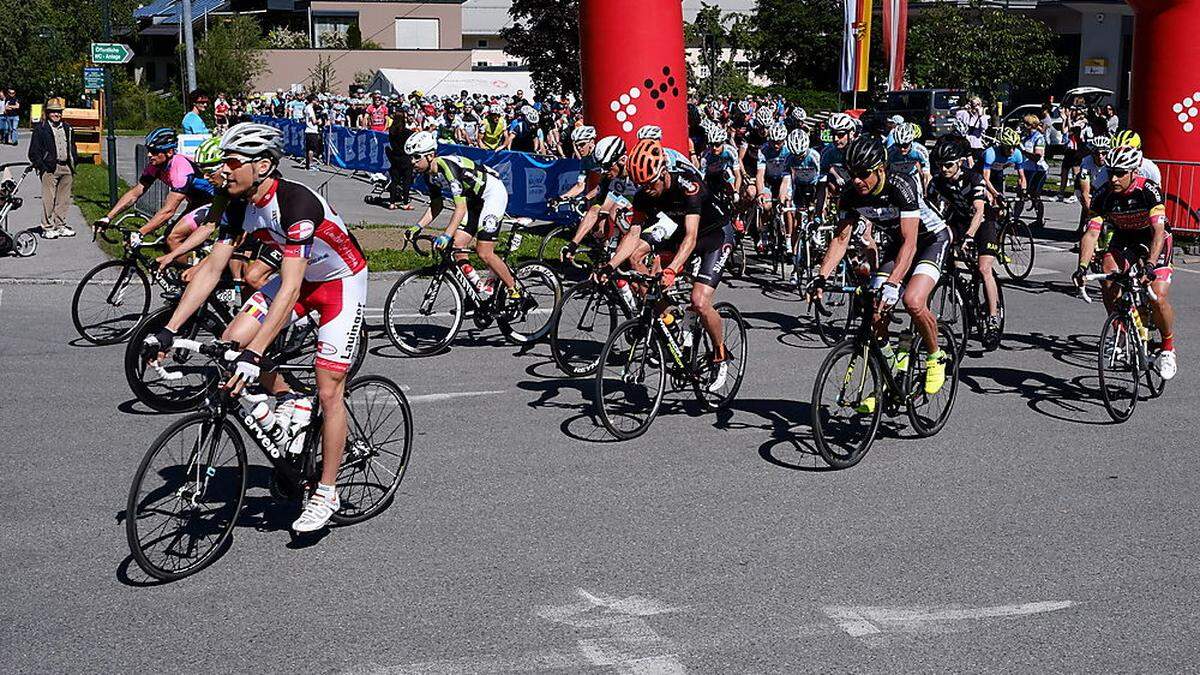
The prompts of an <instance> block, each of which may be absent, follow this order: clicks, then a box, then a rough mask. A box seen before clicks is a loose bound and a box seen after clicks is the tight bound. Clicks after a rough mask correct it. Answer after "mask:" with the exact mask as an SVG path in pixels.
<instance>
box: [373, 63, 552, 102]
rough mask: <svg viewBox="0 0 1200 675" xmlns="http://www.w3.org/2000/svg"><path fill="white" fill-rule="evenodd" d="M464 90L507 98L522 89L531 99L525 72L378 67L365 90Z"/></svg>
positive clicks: (446, 92)
mask: <svg viewBox="0 0 1200 675" xmlns="http://www.w3.org/2000/svg"><path fill="white" fill-rule="evenodd" d="M464 89H466V90H467V91H468V92H470V93H472V94H476V93H478V94H496V95H504V94H507V95H510V96H511V95H513V94H515V93H517V90H521V91H524V92H525V96H526V97H530V96H532V95H533V81H532V80H531V79H530V78H529V73H528V72H525V71H510V70H409V69H404V68H380V69H379V70H378V71H376V72H375V77H374V79H372V80H371V84H370V86H368V87H367V90H368V91H375V90H379V91H380V92H381V93H383V94H384V95H391V94H392V93H397V94H401V95H404V94H408V93H410V92H412V91H414V90H417V91H423V92H425V94H426V95H431V94H437V95H438V96H446V95H449V94H457V93H459V92H461V91H462V90H464Z"/></svg>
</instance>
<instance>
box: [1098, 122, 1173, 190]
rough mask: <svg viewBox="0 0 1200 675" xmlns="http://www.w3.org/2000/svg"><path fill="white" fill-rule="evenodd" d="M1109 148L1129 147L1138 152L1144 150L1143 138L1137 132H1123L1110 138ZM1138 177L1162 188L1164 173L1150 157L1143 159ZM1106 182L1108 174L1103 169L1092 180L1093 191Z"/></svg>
mask: <svg viewBox="0 0 1200 675" xmlns="http://www.w3.org/2000/svg"><path fill="white" fill-rule="evenodd" d="M1109 147H1113V148H1120V147H1127V148H1137V149H1138V150H1141V149H1142V137H1141V136H1139V135H1138V133H1137V132H1136V131H1129V130H1126V131H1121V132H1118V133H1115V134H1113V135H1112V136H1111V137H1110V138H1109ZM1137 175H1139V176H1141V177H1142V178H1145V179H1146V180H1150V181H1153V182H1154V183H1155V184H1156V185H1158V186H1159V187H1162V171H1160V170H1159V168H1158V165H1157V164H1155V163H1154V162H1153V161H1152V160H1151V159H1150V158H1148V157H1143V158H1142V165H1141V166H1139V167H1138V168H1137ZM1106 180H1108V173H1107V172H1106V171H1105V170H1104V169H1103V168H1101V169H1100V170H1099V171H1097V172H1096V176H1095V177H1094V179H1093V180H1092V190H1093V191H1095V190H1096V189H1097V188H1099V187H1100V186H1101V185H1102V184H1103V183H1104V182H1105V181H1106Z"/></svg>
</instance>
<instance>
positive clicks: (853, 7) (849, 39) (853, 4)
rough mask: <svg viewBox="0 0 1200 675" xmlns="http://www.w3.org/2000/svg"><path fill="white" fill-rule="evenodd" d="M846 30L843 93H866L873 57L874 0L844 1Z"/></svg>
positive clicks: (843, 51) (843, 46)
mask: <svg viewBox="0 0 1200 675" xmlns="http://www.w3.org/2000/svg"><path fill="white" fill-rule="evenodd" d="M842 1H843V3H844V8H845V28H844V31H843V33H842V91H843V92H852V91H866V90H867V85H868V81H867V80H868V77H867V67H868V66H869V65H870V55H871V10H872V8H873V7H872V0H842Z"/></svg>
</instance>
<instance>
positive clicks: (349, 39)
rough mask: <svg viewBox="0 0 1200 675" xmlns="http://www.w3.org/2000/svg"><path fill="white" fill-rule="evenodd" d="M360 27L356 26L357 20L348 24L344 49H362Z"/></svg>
mask: <svg viewBox="0 0 1200 675" xmlns="http://www.w3.org/2000/svg"><path fill="white" fill-rule="evenodd" d="M362 44H363V39H362V29H360V28H359V27H358V22H357V21H355V22H354V23H352V24H350V26H349V27H347V28H346V49H362Z"/></svg>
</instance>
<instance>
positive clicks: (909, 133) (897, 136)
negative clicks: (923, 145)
mask: <svg viewBox="0 0 1200 675" xmlns="http://www.w3.org/2000/svg"><path fill="white" fill-rule="evenodd" d="M915 126H916V125H915V124H907V123H905V124H897V125H896V128H895V129H892V142H893V143H895V144H896V145H909V144H911V143H912V142H913V141H915V140H917V134H916V132H915V131H914V129H913V128H914V127H915Z"/></svg>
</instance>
